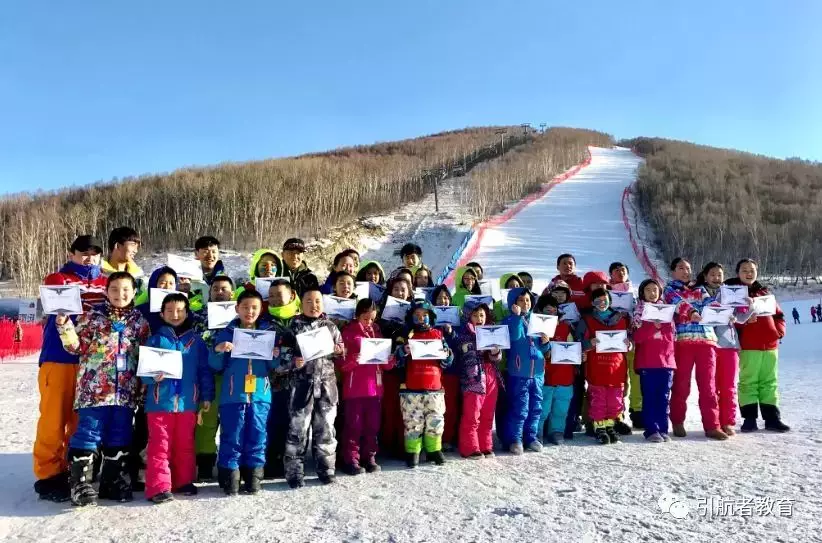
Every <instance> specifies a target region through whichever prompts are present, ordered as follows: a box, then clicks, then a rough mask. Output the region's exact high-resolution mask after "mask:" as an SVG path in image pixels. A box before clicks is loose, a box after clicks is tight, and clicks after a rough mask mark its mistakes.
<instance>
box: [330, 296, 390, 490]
mask: <svg viewBox="0 0 822 543" xmlns="http://www.w3.org/2000/svg"><path fill="white" fill-rule="evenodd" d="M376 319H377V306H376V304H375V303H374V302H373V301H371V300H370V299H368V298H365V299H362V300H360V301H359V302H358V303H357V309H356V311H355V320H353V321H351V322H350V323H349V324H348V325H347V326H346V327H345V328H344V329H343V332H342V340H343V344H344V345H345V358H343V359H340V361H339V362H338V363H337V364H338V367H339V369H340V371H341V373H342V399H343V401H344V403H343V408H344V410H345V425H344V430H343V461H344V463H345V464H344V466H343V470H344V471H345V472H346V473H348V474H349V475H359V474H361V473H364V472H366V471H367V472H368V473H374V472H376V471H380V466H379V464H377V461H376V456H377V435H378V434H379V432H380V419H381V416H380V415H381V413H382V405H381V402H382V394H383V385H382V372H383V370H390V369H391V368H393V367H394V361H393V359H389V360H390V361H389V363H388V364H367V363H366V364H361V363H360V360H359V356H360V345H361V344H362V340H363V339H364V338H382V334H381V333H380V328H379V326H377V323H376ZM392 358H393V357H392Z"/></svg>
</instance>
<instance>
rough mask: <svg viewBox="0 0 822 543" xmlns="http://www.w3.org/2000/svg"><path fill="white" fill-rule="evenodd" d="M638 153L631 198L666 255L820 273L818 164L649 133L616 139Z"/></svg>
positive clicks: (801, 274)
mask: <svg viewBox="0 0 822 543" xmlns="http://www.w3.org/2000/svg"><path fill="white" fill-rule="evenodd" d="M621 143H622V144H623V145H626V146H631V147H633V148H634V149H635V151H636V152H637V153H639V154H640V155H642V156H643V157H645V159H646V162H645V165H644V166H642V167H641V168H640V171H639V176H638V180H637V185H636V188H637V201H638V205H639V207H640V211H641V212H642V214H643V215H644V216H645V217H646V220H647V221H648V222H649V224H650V225H651V227H652V228H653V230H654V232H655V234H656V242H657V244H658V246H659V247H658V248H659V249H660V250H661V251H662V254H663V256H664V257H665V259H666V260H669V261H670V260H671V259H672V258H674V257H676V256H685V257H688V258H691V259H693V262H694V264H695V265H696V266H698V265H701V264H703V263H705V262H708V261H710V260H716V261H724V262H725V263H726V264H734V263H735V261H736V259H737V258H741V257H746V256H749V257H752V258H755V259H756V260H758V261H759V262H760V267H761V268H762V269H763V271H764V272H765V273H767V274H769V275H780V276H789V277H793V278H796V279H799V280H802V279H805V278H808V277H813V276H818V275H822V254H821V253H822V165H821V164H819V163H814V162H808V161H804V160H799V159H789V160H779V159H774V158H769V157H764V156H759V155H752V154H748V153H741V152H738V151H731V150H726V149H717V148H712V147H705V146H701V145H694V144H691V143H685V142H679V141H671V140H664V139H657V138H636V139H633V140H628V141H624V142H621Z"/></svg>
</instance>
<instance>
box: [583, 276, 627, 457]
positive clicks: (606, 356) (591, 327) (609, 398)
mask: <svg viewBox="0 0 822 543" xmlns="http://www.w3.org/2000/svg"><path fill="white" fill-rule="evenodd" d="M591 306H592V307H591V311H590V312H589V313H588V314H586V315H585V316H584V317H583V318H582V321H581V322H582V323H583V324H584V326H583V329H584V333H583V342H582V347H583V350H584V351H585V352H586V355H587V360H586V362H585V379H586V380H587V381H588V396H589V400H590V409H589V411H588V415H589V416H590V417H591V423H592V424H593V426H594V437H595V438H596V439H597V441H599V442H600V443H601V444H603V445H608V444H610V443H617V442H618V441H619V434H617V432H616V430H615V428H614V424H615V423H616V421H617V420H618V419H619V417H620V416H622V411H623V409H624V407H625V404H624V402H623V399H622V398H623V396H622V394H623V389H624V387H625V379H626V377H627V370H628V363H627V360H626V357H625V353H621V352H602V353H599V352H597V350H596V346H597V343H598V340H597V339H596V333H597V332H606V331H613V330H627V329H628V316H627V315H625V313H620V312H617V311H614V310H613V309H612V308H611V296H610V295H609V294H608V291H607V290H605V289H604V288H597V289H595V290H593V291H592V292H591ZM625 342H626V344H627V345H628V346H629V348H630V341H628V340H627V339H626V340H625Z"/></svg>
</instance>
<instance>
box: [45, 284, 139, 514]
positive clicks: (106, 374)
mask: <svg viewBox="0 0 822 543" xmlns="http://www.w3.org/2000/svg"><path fill="white" fill-rule="evenodd" d="M136 289H137V282H136V281H135V279H134V277H132V276H131V275H130V274H129V273H127V272H113V273H112V274H111V275H109V276H108V282H107V284H106V296H107V300H106V302H105V303H104V304H101V305H98V306H96V307H95V308H93V309H91V310H89V311H87V312H86V313H84V314H83V315H81V316H80V318H79V319H77V325H76V326H75V325H74V324H72V322H71V321H70V320H69V319H68V317H66V316H65V315H58V316H57V317H56V318H55V324H56V325H57V327H58V330H59V332H60V340H61V341H62V343H63V347H64V348H65V349H66V351H68V352H69V353H72V354H76V355H79V365H78V368H77V387H76V394H75V400H74V408H75V409H76V410H77V412H78V414H79V422H78V425H77V430H76V431H75V432H74V435H73V436H72V437H71V441H70V442H69V447H70V448H69V451H68V457H69V459H70V462H71V502H72V503H73V504H74V505H80V506H83V505H90V504H94V503H96V502H97V498H98V497H99V498H100V499H108V500H114V501H119V502H125V501H131V499H132V491H131V481H130V480H129V476H128V468H129V454H130V446H131V438H132V428H133V426H132V425H133V419H134V409H135V407H136V406H137V404H138V403H139V398H140V383H139V380H138V379H137V375H136V373H137V352H138V347H139V346H140V344H141V343H143V342H145V341H146V339H148V336H149V330H148V323H147V322H146V321H145V319H144V318H143V317H142V315H141V314H140V312H139V311H138V310H136V309H135V308H134V303H133V302H134V294H135V292H136ZM101 444H102V454H103V471H102V474H101V476H100V489H99V492H96V491H95V490H94V487H92V486H91V482H92V464H93V462H94V455H95V453H96V452H97V448H98V446H100V445H101Z"/></svg>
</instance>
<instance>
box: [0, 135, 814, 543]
mask: <svg viewBox="0 0 822 543" xmlns="http://www.w3.org/2000/svg"><path fill="white" fill-rule="evenodd" d="M636 162H637V159H636V158H635V157H633V155H630V154H629V153H627V154H626V153H625V152H623V151H612V150H597V149H595V150H594V161H593V163H592V165H591V166H589V167H588V168H586V169H584V170H583V171H582V172H581V173H580V174H578V175H577V176H575V177H574V178H572V179H570V180H568V181H566V182H565V183H563V184H561V185H559V186H557V187H555V188H554V189H553V190H552V191H550V192H549V193H548V194H547V196H546V197H545V198H544V199H542V200H540V201H538V202H535V203H534V204H533V205H532V206H530V207H528V208H527V209H526V210H524V211H523V212H522V213H521V214H520V215H518V216H517V218H515V219H512V220H511V221H509V222H508V223H506V224H505V225H503V226H501V227H500V228H499V229H498V230H499V231H498V232H496V233H491V232H489V233H488V234H487V235H486V238H485V239H486V240H487V241H486V243H484V244H483V246H482V247H481V249H480V252H479V254H478V255H477V257H476V259H477V260H480V261H481V262H482V263H483V264H484V265H486V267H487V270H488V276H498V275H500V274H501V273H503V272H505V271H509V270H513V271H519V270H522V269H526V270H530V271H532V273H534V275H535V277H538V278H541V279H544V280H547V279H550V277H552V276H553V275H554V273H555V271H554V270H555V264H556V262H555V261H556V256H557V255H558V254H559V253H560V252H564V251H569V252H573V253H575V254H576V256H577V259H578V262H579V266H580V269H581V270H582V271H587V270H591V269H602V268H607V266H608V264H609V263H610V262H611V261H612V260H615V259H619V260H622V261H623V262H625V263H626V264H628V265H629V266H630V267H631V271H632V272H633V277H634V280H635V281H636V280H638V279H640V276H641V272H640V271H639V270H640V269H641V268H640V267H639V263H638V262H636V261H635V260H634V257H633V256H632V251H631V247H630V245H629V244H628V242H627V238H626V233H625V230H624V226H623V224H622V221H621V218H620V212H619V195H621V192H622V188H623V187H624V186H625V185H626V183H629V182H630V178H631V176H632V172H633V169H634V168H635V166H636ZM554 225H559V226H554ZM455 237H456V236H455ZM400 241H401V240H400V239H397V240H396V242H392V243H391V246H392V247H393V246H396V244H398V243H399V242H400ZM424 247H427V246H426V245H424ZM535 249H536V250H535ZM380 250H382V251H383V252H382V253H379V252H378V251H380ZM374 252H376V253H378V254H380V257H379V258H380V260H382V261H384V262H386V263H387V262H391V261H392V260H391V258H390V256H391V253H389V250H388V249H376V248H375V250H374ZM443 253H445V251H443ZM372 254H373V253H372ZM383 255H384V256H383ZM449 256H450V255H449ZM395 258H396V257H395ZM426 260H428V258H426ZM394 261H396V260H394ZM816 301H817V300H815V299H814V300H804V301H798V302H786V303H785V304H784V307H783V309H784V310H785V312H786V313H788V314H789V312H790V310H791V309H792V308H793V307H794V305H796V307H797V308H798V309H799V311H800V313H801V314H802V317H803V319H805V318H806V317H805V316H806V315H808V314H809V307H810V304H811V303H816ZM789 320H790V319H789ZM803 322H805V321H803ZM817 326H819V328H817ZM780 349H781V361H780V364H781V367H780V381H781V383H780V391H781V393H782V411H783V415H784V418H785V421H786V422H787V423H788V424H790V425H791V426H792V427H793V431H792V432H791V433H789V434H785V435H777V434H772V433H765V432H764V431H763V432H759V433H756V434H746V435H739V436H736V437H734V438H732V439H730V440H728V441H726V442H722V443H719V442H712V441H708V440H707V439H706V438H704V437H703V436H702V435H701V434H702V432H701V425H700V422H699V413H698V409H697V408H696V399H697V398H696V391H695V387H694V392H693V394H692V397H691V399H690V402H689V405H690V408H689V412H688V420H687V424H686V426H687V428H688V430H689V431H690V434H691V435H689V437H688V438H685V439H677V440H675V441H673V442H672V443H667V444H657V445H655V444H649V443H646V442H644V440H643V439H642V437H641V435H634V436H630V437H628V438H626V439H625V441H624V442H623V443H621V444H618V445H613V446H607V447H605V446H601V445H596V444H594V443H593V442H592V440H590V439H587V438H584V437H578V438H577V439H576V440H574V441H573V442H568V443H567V444H565V445H563V446H560V447H553V448H546V450H545V451H543V452H542V453H529V454H526V455H525V456H523V457H513V456H509V455H503V454H500V455H499V456H498V457H497V458H496V459H494V460H483V461H479V462H474V461H463V460H459V459H457V458H456V457H451V458H450V460H451V461H450V462H449V463H448V464H446V465H445V466H443V467H441V468H434V467H430V466H425V467H421V468H419V469H417V470H415V471H410V470H406V469H404V467H403V466H402V465H401V464H399V463H394V462H384V463H383V465H384V468H385V471H384V472H383V473H381V474H378V475H363V476H359V477H345V476H340V478H339V479H338V483H337V484H336V485H333V486H331V487H322V486H319V485H318V484H317V483H315V482H314V481H311V482H310V483H309V485H308V486H307V487H306V488H304V489H302V490H300V491H290V490H288V489H287V487H286V485H285V483H283V482H274V483H266V484H265V485H264V489H265V490H264V492H262V493H261V494H259V495H257V496H253V497H249V496H239V497H235V498H226V497H224V496H223V495H222V494H221V492H219V490H218V489H217V488H216V487H214V486H213V485H212V486H209V487H206V488H205V489H203V490H202V491H201V494H200V495H199V496H197V497H193V498H181V499H178V500H176V501H175V502H173V503H169V504H166V505H163V506H151V505H149V504H148V503H147V502H145V501H143V500H140V499H138V500H136V501H135V502H133V503H131V504H125V505H100V506H98V507H96V508H90V509H83V510H78V509H73V508H71V506H67V505H66V506H63V505H57V504H52V503H46V502H40V501H38V500H37V499H36V498H35V496H34V493H33V491H32V487H31V485H32V482H33V480H32V474H31V446H32V441H33V437H34V432H35V425H36V420H37V401H38V394H37V385H36V382H37V381H36V372H37V366H36V363H34V359H28V360H24V361H21V363H17V364H8V363H6V364H0V540H2V541H15V542H16V541H43V542H45V541H59V542H61V543H69V542H74V541H78V542H94V541H147V542H152V543H154V542H157V541H192V540H196V541H198V543H206V542H210V541H298V542H299V541H352V542H354V541H357V542H359V541H362V542H370V541H395V542H400V541H420V542H421V541H427V542H438V541H448V542H455V541H482V542H487V541H554V540H564V541H590V542H593V541H712V540H716V539H719V538H721V540H722V541H746V542H748V541H757V542H759V541H803V542H804V541H819V540H820V537H819V535H818V528H817V522H818V518H819V515H820V514H822V454H820V452H822V432H820V428H822V411H820V410H819V409H818V407H817V406H818V403H819V401H820V399H822V398H820V390H822V373H820V372H819V369H818V365H817V364H816V362H817V360H818V357H819V353H820V352H822V351H821V349H822V324H819V325H817V324H810V323H807V322H806V323H805V324H802V325H794V324H792V323H789V325H788V335H787V337H786V339H785V340H784V342H783V344H782V346H781V348H780ZM660 499H663V502H664V503H665V504H666V509H667V508H668V507H670V506H671V505H672V504H673V507H670V510H671V511H673V512H674V513H676V516H677V517H684V518H676V517H675V516H674V515H671V514H669V513H665V512H663V511H662V510H661V508H660V506H659V501H660ZM768 500H771V501H768ZM786 500H792V501H786ZM721 501H722V504H720V502H721ZM700 502H701V503H702V504H705V503H712V504H714V505H715V506H720V505H722V507H720V509H723V508H724V511H720V513H722V514H714V515H707V514H705V512H704V511H703V510H700V507H699V506H700ZM756 505H758V506H759V507H758V508H757V507H756ZM749 506H750V507H752V509H751V510H750V511H749V510H748V508H749ZM758 509H759V510H758ZM680 513H681V514H680ZM749 513H750V514H749ZM760 513H767V514H760ZM788 513H791V516H788V515H787V514H788Z"/></svg>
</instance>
